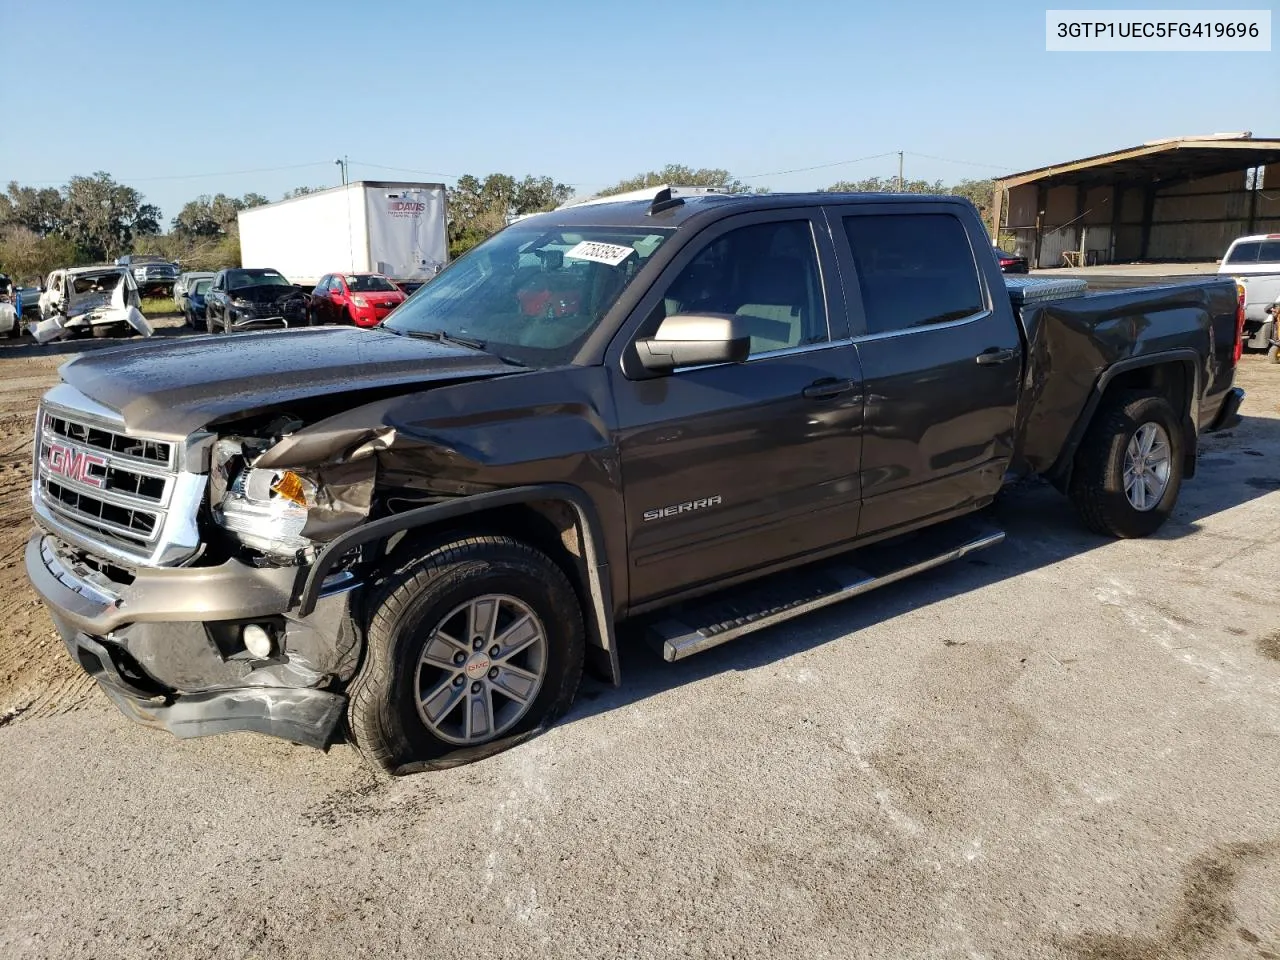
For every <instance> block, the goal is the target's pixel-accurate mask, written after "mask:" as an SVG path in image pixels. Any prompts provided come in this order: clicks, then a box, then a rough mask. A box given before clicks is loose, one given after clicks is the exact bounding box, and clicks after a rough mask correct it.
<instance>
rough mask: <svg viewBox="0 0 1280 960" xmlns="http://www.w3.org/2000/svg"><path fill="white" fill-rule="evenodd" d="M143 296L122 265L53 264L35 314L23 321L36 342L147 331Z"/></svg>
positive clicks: (145, 334)
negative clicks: (33, 319) (35, 319)
mask: <svg viewBox="0 0 1280 960" xmlns="http://www.w3.org/2000/svg"><path fill="white" fill-rule="evenodd" d="M141 306H142V301H141V298H140V297H139V296H138V287H137V285H136V284H135V283H134V280H133V274H132V273H130V271H129V269H128V268H127V267H68V268H65V269H62V270H55V271H53V272H52V273H51V274H49V277H48V279H47V280H46V281H45V289H44V291H43V292H42V293H41V294H40V320H39V321H38V322H36V323H32V324H29V325H28V329H29V330H30V332H31V335H32V336H33V337H35V339H36V342H37V343H48V342H49V341H50V340H60V339H64V338H66V337H75V336H94V337H129V336H133V335H134V334H135V333H137V334H141V335H142V336H144V337H149V336H151V333H152V330H151V324H149V323H148V322H147V319H146V318H145V317H144V316H143V315H142V311H141Z"/></svg>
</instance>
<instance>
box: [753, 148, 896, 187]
mask: <svg viewBox="0 0 1280 960" xmlns="http://www.w3.org/2000/svg"><path fill="white" fill-rule="evenodd" d="M896 153H897V151H896V150H889V151H886V152H885V153H875V154H872V155H871V156H869V157H858V158H857V159H856V160H836V161H834V162H832V163H819V164H816V165H814V166H812V167H796V168H795V169H794V170H772V171H770V172H769V173H751V174H748V175H747V176H745V177H739V178H738V179H739V180H758V179H759V178H760V177H781V176H783V175H785V174H788V173H807V172H808V171H810V170H826V169H827V168H828V167H843V166H847V165H848V164H851V163H862V162H863V161H864V160H879V159H880V158H881V157H892V156H894V155H895V154H896Z"/></svg>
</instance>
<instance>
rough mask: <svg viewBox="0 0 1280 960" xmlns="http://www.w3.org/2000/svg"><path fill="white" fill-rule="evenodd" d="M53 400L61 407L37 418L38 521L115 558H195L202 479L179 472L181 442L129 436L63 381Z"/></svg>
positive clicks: (47, 405)
mask: <svg viewBox="0 0 1280 960" xmlns="http://www.w3.org/2000/svg"><path fill="white" fill-rule="evenodd" d="M50 396H51V397H57V399H58V402H57V403H54V402H52V401H51V400H49V399H46V401H45V402H44V403H43V404H41V408H40V412H39V415H38V417H37V420H36V444H35V446H36V458H35V459H36V463H35V471H34V477H33V485H32V486H33V489H32V494H33V500H34V501H35V510H36V517H37V519H39V520H41V521H42V522H43V523H44V525H45V526H47V527H50V528H51V529H52V530H53V531H54V532H55V533H57V534H59V535H60V536H62V537H63V538H64V539H66V540H70V541H72V542H74V543H77V544H78V545H79V546H80V547H82V548H84V549H86V550H87V551H89V552H90V553H92V554H96V555H98V556H101V557H105V558H109V559H113V560H117V561H124V562H133V563H139V564H146V565H158V566H163V565H168V564H172V563H180V562H182V561H183V560H185V559H187V558H189V557H191V556H193V555H194V554H195V553H196V551H197V550H198V547H199V534H198V530H197V526H196V513H197V511H198V509H199V504H200V499H201V497H202V495H203V492H204V489H205V477H204V476H203V475H201V474H192V473H188V472H186V471H185V470H184V469H183V466H184V464H183V463H182V462H180V461H182V459H183V453H182V450H181V449H180V445H179V444H176V443H173V442H171V441H168V440H156V439H150V438H144V437H133V436H130V435H129V434H128V433H126V432H125V429H124V426H123V424H120V423H118V422H113V421H110V420H107V419H106V411H104V410H103V409H102V408H101V407H99V406H98V405H97V404H94V403H93V402H92V401H90V400H88V398H85V397H84V396H83V395H82V394H79V392H78V391H74V390H72V389H71V388H70V387H69V386H68V385H66V384H62V385H59V386H58V387H56V388H55V389H54V390H53V391H51V393H50ZM71 405H74V406H84V407H85V411H84V412H82V411H80V410H76V409H74V406H71ZM88 411H92V413H90V412H88Z"/></svg>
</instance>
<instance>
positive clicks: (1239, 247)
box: [1226, 240, 1280, 263]
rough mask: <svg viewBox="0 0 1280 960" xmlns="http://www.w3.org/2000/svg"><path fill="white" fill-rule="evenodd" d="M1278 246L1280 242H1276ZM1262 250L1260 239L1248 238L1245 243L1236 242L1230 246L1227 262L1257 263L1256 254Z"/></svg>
mask: <svg viewBox="0 0 1280 960" xmlns="http://www.w3.org/2000/svg"><path fill="white" fill-rule="evenodd" d="M1277 246H1280V244H1277ZM1261 250H1262V241H1261V240H1249V241H1247V242H1245V243H1237V244H1236V245H1235V246H1234V247H1232V248H1231V251H1230V252H1229V253H1228V254H1227V259H1226V262H1227V263H1257V262H1258V254H1259V253H1260V252H1261Z"/></svg>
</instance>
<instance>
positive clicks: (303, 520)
mask: <svg viewBox="0 0 1280 960" xmlns="http://www.w3.org/2000/svg"><path fill="white" fill-rule="evenodd" d="M246 453H250V451H248V450H245V449H244V448H242V447H241V446H240V444H238V443H235V442H231V441H225V440H224V441H221V442H220V443H219V444H218V445H217V448H216V449H215V452H214V464H215V469H214V483H213V491H214V497H215V499H214V503H213V518H214V520H215V521H216V522H217V523H218V524H219V526H221V527H222V528H223V529H224V530H226V531H228V532H229V533H230V534H231V535H232V536H234V537H235V538H236V540H238V541H239V542H240V543H241V544H243V545H244V546H246V547H249V548H250V549H253V550H258V551H260V552H262V553H263V554H265V555H266V556H268V557H272V558H274V559H277V560H282V561H286V562H289V561H293V560H294V559H296V558H297V556H298V553H299V551H308V550H309V549H310V548H311V541H310V540H309V539H307V538H306V537H304V536H303V535H302V530H303V528H304V527H305V526H306V524H307V516H308V513H309V511H310V508H311V507H312V506H314V505H315V503H316V486H315V484H314V483H313V482H312V481H311V480H310V479H308V478H307V477H304V476H302V475H301V474H299V473H295V472H294V471H292V470H259V469H256V468H254V467H253V466H252V465H251V463H250V462H249V460H248V458H247V457H246V456H244V454H246ZM254 459H256V457H254Z"/></svg>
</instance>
